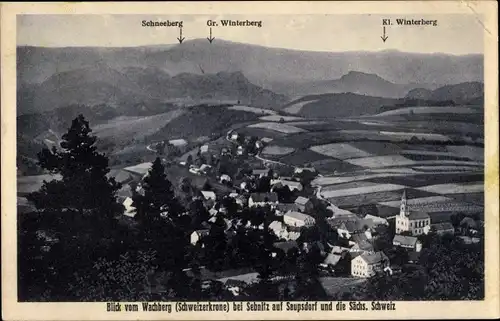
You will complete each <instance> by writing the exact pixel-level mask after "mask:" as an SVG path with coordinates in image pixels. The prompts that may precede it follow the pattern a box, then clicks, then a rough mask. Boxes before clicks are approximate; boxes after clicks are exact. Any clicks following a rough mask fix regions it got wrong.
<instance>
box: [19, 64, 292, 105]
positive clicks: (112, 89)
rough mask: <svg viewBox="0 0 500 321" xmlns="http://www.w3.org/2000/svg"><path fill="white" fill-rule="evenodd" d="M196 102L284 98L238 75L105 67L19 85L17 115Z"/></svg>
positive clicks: (265, 101)
mask: <svg viewBox="0 0 500 321" xmlns="http://www.w3.org/2000/svg"><path fill="white" fill-rule="evenodd" d="M200 101H234V102H237V101H240V103H242V104H250V105H254V106H258V107H274V106H279V105H281V104H283V103H285V102H286V101H287V99H286V97H285V96H283V95H279V94H275V93H273V92H272V91H270V90H266V89H263V88H261V87H259V86H256V85H254V84H252V83H250V82H249V81H248V79H246V77H245V76H244V75H243V74H242V73H241V72H231V73H228V72H218V73H216V74H202V75H199V74H189V73H182V74H177V75H175V76H173V77H172V76H170V75H169V74H167V73H166V72H165V71H163V70H161V69H158V68H152V67H148V68H142V67H127V68H122V69H121V70H120V71H118V70H116V69H113V68H110V67H109V66H107V65H105V64H103V63H100V64H99V65H96V66H91V67H87V68H80V69H74V70H69V71H64V72H60V73H56V74H53V75H52V76H50V77H49V78H48V79H46V80H45V81H43V82H42V83H40V84H24V85H21V87H20V89H19V91H18V108H19V114H23V113H33V112H44V111H49V110H53V109H57V108H61V107H66V106H69V105H74V104H81V105H87V106H94V105H100V104H106V105H108V106H111V107H115V108H117V109H118V110H120V111H121V113H123V114H141V112H144V111H147V110H148V109H149V108H150V106H152V105H154V106H157V105H159V104H168V103H172V102H178V103H189V102H200ZM156 109H157V108H155V111H156Z"/></svg>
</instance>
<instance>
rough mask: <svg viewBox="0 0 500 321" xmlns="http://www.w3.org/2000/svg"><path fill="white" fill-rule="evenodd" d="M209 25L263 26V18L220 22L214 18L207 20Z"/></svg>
mask: <svg viewBox="0 0 500 321" xmlns="http://www.w3.org/2000/svg"><path fill="white" fill-rule="evenodd" d="M207 26H209V27H218V26H222V27H258V28H262V20H230V19H224V20H220V24H219V23H218V22H217V21H214V20H207Z"/></svg>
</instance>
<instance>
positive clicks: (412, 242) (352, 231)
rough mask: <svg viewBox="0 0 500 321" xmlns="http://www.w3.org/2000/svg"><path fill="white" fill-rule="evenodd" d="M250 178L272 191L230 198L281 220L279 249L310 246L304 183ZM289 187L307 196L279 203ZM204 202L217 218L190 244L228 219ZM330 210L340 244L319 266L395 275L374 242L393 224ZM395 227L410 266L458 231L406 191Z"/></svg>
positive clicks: (244, 190) (127, 176)
mask: <svg viewBox="0 0 500 321" xmlns="http://www.w3.org/2000/svg"><path fill="white" fill-rule="evenodd" d="M231 139H233V137H231ZM143 167H144V166H143ZM144 169H145V168H142V167H141V168H139V171H138V170H137V168H134V170H133V171H131V169H130V168H128V169H125V172H121V173H117V174H118V175H117V176H116V177H117V178H118V180H120V181H122V182H127V181H130V180H133V178H134V174H131V172H134V173H135V174H137V172H139V173H140V174H142V176H144V175H146V174H147V173H145V172H144ZM192 169H193V168H192ZM304 170H310V169H296V172H300V171H304ZM311 170H312V169H311ZM190 171H191V170H190ZM195 171H196V172H197V173H203V174H205V173H208V172H209V171H210V166H209V165H206V166H204V165H202V166H200V167H199V168H197V169H196V170H195ZM250 176H251V178H252V179H253V180H254V181H255V180H258V179H261V178H264V177H268V178H270V186H271V187H270V190H269V191H267V192H264V193H255V192H250V190H251V188H250V186H249V184H250V183H251V182H248V181H247V182H242V183H241V184H240V185H239V186H236V188H235V189H234V190H233V192H231V193H229V194H228V195H225V196H229V197H231V198H233V199H234V200H235V202H236V204H238V206H239V207H240V208H245V207H248V208H255V207H262V206H269V208H270V209H271V210H272V211H273V212H274V214H275V215H276V217H278V218H279V219H278V220H275V221H272V222H271V223H270V225H269V229H270V231H271V232H272V233H274V234H275V235H276V236H277V238H278V239H279V240H280V241H279V242H276V243H275V244H274V246H275V247H276V248H277V249H281V250H283V251H284V252H288V251H289V250H290V249H292V248H297V249H299V248H300V246H304V245H303V244H298V243H297V240H298V239H299V237H300V235H301V233H302V232H303V230H304V229H307V228H310V227H312V226H314V225H315V224H316V220H315V218H314V205H313V202H312V201H311V199H310V198H309V197H306V196H304V194H302V193H301V192H302V191H303V186H302V184H301V183H300V181H298V180H296V179H294V178H293V177H276V176H274V177H273V176H272V171H271V170H270V169H268V168H256V169H253V170H252V172H251V175H250ZM218 178H219V181H220V182H224V181H228V182H230V181H231V180H232V179H231V177H230V176H229V175H227V174H223V175H220V176H219V177H218ZM283 186H288V188H289V189H290V191H293V192H295V193H296V194H302V195H301V196H297V197H295V199H294V201H293V202H292V203H282V202H280V201H279V197H278V194H277V193H276V192H275V190H276V188H280V187H283ZM140 188H141V187H140V184H138V185H137V187H136V191H139V192H140ZM129 189H130V187H129ZM128 192H129V191H128ZM200 197H201V199H202V200H203V202H204V204H205V206H206V207H207V209H208V211H209V213H210V215H211V217H210V219H209V220H208V221H207V222H204V224H203V226H202V228H200V229H197V230H195V231H193V232H192V233H191V235H190V242H191V244H193V245H196V244H198V242H200V240H202V239H203V238H204V237H206V236H207V235H208V234H209V229H210V224H211V223H214V222H215V220H216V217H217V215H218V214H219V213H222V214H224V211H225V209H224V208H223V207H222V206H221V203H220V202H218V201H219V199H218V195H217V194H216V193H215V192H214V191H208V190H203V191H201V196H200ZM219 197H220V195H219ZM123 205H124V207H125V212H124V215H127V216H133V215H134V209H133V207H132V200H131V198H130V197H126V198H125V199H124V201H123ZM328 208H329V209H330V210H331V211H332V216H331V217H329V218H328V219H327V222H328V224H329V226H330V228H331V229H332V230H335V231H336V232H337V234H338V236H339V244H328V245H329V248H327V249H324V247H323V246H322V245H321V247H322V253H323V254H324V257H325V258H324V261H323V263H322V264H320V266H319V267H320V268H323V269H326V270H328V271H335V269H336V266H337V264H339V262H340V261H341V260H345V259H346V258H347V259H348V260H350V275H351V276H353V277H370V276H372V275H374V274H376V273H378V272H386V273H389V274H392V273H393V269H392V268H391V262H389V258H388V257H387V255H386V254H385V253H384V251H383V250H384V249H377V250H375V248H374V243H375V242H374V241H375V240H376V239H377V237H379V235H377V227H379V226H381V225H384V226H386V227H388V226H389V222H388V221H387V219H385V218H383V217H379V216H376V215H373V214H367V215H365V216H364V217H362V218H361V217H360V216H358V215H356V214H354V213H352V212H350V211H347V210H342V209H339V208H338V207H336V206H335V205H333V204H330V206H329V207H328ZM224 221H225V223H226V231H227V233H230V232H231V231H232V232H234V231H235V229H236V227H238V226H239V225H240V224H242V223H241V220H229V219H227V218H225V219H224ZM394 222H395V224H394V225H395V226H394V229H395V230H394V233H395V236H394V238H393V239H392V244H391V245H392V246H394V247H399V248H402V249H404V250H406V251H407V253H408V262H409V263H416V262H418V258H419V255H420V252H421V250H422V243H421V242H420V241H419V239H418V236H419V235H422V234H428V233H429V232H430V231H434V232H435V233H437V234H439V235H445V234H451V235H454V234H455V233H456V232H457V231H456V228H455V227H454V226H453V225H452V224H451V223H448V222H443V223H436V224H431V219H430V217H429V215H428V214H427V213H425V212H419V211H413V210H411V209H410V208H409V205H408V200H407V193H406V191H403V194H402V197H401V205H400V211H399V215H396V217H395V218H394ZM460 226H462V228H463V229H466V230H467V231H468V232H470V233H469V234H471V233H472V234H474V232H475V231H477V222H476V221H474V220H473V219H472V218H470V217H465V218H464V219H463V220H462V222H461V223H460ZM245 228H257V229H263V228H264V225H263V224H261V225H260V226H252V225H251V224H250V222H247V223H246V226H245ZM464 238H465V237H464ZM477 240H478V238H474V237H469V236H468V237H466V239H464V241H466V242H476V241H477Z"/></svg>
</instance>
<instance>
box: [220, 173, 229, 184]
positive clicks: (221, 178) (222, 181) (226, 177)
mask: <svg viewBox="0 0 500 321" xmlns="http://www.w3.org/2000/svg"><path fill="white" fill-rule="evenodd" d="M219 181H220V182H221V183H224V182H231V177H230V176H229V175H227V174H222V175H221V176H220V178H219Z"/></svg>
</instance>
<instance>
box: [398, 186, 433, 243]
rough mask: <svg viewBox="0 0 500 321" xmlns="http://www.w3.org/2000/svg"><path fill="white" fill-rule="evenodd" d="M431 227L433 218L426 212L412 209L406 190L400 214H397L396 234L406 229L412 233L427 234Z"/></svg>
mask: <svg viewBox="0 0 500 321" xmlns="http://www.w3.org/2000/svg"><path fill="white" fill-rule="evenodd" d="M430 227H431V218H430V216H429V214H427V213H425V212H418V211H410V210H409V208H408V203H407V199H406V190H405V191H403V196H402V197H401V207H400V210H399V215H398V216H396V234H400V233H402V232H405V231H409V232H411V234H412V235H420V234H424V233H425V234H427V232H429V230H430Z"/></svg>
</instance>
